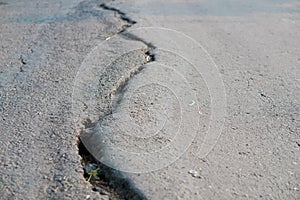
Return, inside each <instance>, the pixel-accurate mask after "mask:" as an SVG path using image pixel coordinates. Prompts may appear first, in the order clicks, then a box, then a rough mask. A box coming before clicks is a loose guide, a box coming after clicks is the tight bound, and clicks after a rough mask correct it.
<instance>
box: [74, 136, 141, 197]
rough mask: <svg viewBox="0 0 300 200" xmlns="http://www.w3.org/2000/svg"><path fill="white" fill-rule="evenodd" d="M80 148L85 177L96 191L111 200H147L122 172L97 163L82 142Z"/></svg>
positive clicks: (79, 144)
mask: <svg viewBox="0 0 300 200" xmlns="http://www.w3.org/2000/svg"><path fill="white" fill-rule="evenodd" d="M78 148H79V155H80V156H81V157H82V165H83V169H84V177H85V179H86V180H87V181H88V182H89V183H91V185H92V186H93V188H92V189H93V190H94V191H98V192H99V193H100V194H102V195H108V196H109V197H110V199H115V200H117V199H130V200H140V199H147V198H146V197H145V196H144V195H143V194H142V193H141V192H140V191H139V190H138V189H137V188H135V187H134V185H133V184H132V183H131V182H130V180H128V179H126V178H125V177H124V176H123V175H122V174H121V172H120V171H117V170H115V169H112V168H110V167H107V166H106V165H104V164H102V163H101V162H99V161H97V160H96V159H95V158H94V157H93V156H92V155H91V154H90V152H89V151H88V150H87V149H86V147H85V146H84V144H83V143H82V142H81V141H80V140H79V143H78Z"/></svg>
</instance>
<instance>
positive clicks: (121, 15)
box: [99, 3, 136, 25]
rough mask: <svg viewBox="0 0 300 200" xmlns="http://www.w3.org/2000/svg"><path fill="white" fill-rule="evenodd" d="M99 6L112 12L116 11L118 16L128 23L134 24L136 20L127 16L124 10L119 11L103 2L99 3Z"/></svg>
mask: <svg viewBox="0 0 300 200" xmlns="http://www.w3.org/2000/svg"><path fill="white" fill-rule="evenodd" d="M99 7H100V8H102V9H103V10H109V11H113V12H115V13H117V14H118V15H119V16H120V19H121V20H123V21H125V22H127V23H128V24H130V25H133V24H136V21H134V20H132V19H131V18H129V17H127V15H126V14H125V13H124V12H122V11H120V10H119V9H116V8H113V7H110V6H108V5H106V4H105V3H102V4H100V5H99Z"/></svg>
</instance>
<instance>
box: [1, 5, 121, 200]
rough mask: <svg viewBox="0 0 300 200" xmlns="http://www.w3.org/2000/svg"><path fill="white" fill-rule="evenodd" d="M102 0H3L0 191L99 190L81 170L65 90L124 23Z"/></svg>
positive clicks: (53, 193) (39, 195) (8, 195)
mask: <svg viewBox="0 0 300 200" xmlns="http://www.w3.org/2000/svg"><path fill="white" fill-rule="evenodd" d="M101 3H102V2H101V1H97V2H96V1H83V2H81V1H76V0H74V1H6V3H1V5H0V16H1V20H0V30H1V31H0V37H1V51H0V58H1V59H0V63H1V64H0V77H1V78H0V98H1V100H0V112H1V141H0V142H1V144H0V146H1V148H0V151H1V154H0V159H1V161H0V171H1V175H0V196H1V199H86V198H87V197H89V196H90V198H98V199H99V198H100V195H99V194H98V193H97V192H93V191H92V190H91V187H90V185H89V184H88V183H87V182H86V181H85V179H84V178H83V169H82V165H81V163H80V160H81V158H80V156H79V155H78V148H77V135H76V134H75V130H74V124H73V120H72V115H71V96H72V91H73V84H74V77H75V75H76V73H77V70H78V68H79V66H80V64H81V62H82V61H83V59H84V57H85V56H86V55H87V54H88V53H89V51H90V50H91V49H92V48H93V47H94V46H96V45H97V44H99V43H100V42H101V41H103V40H104V39H105V38H106V37H108V36H111V35H114V34H116V33H117V32H118V31H119V30H120V29H121V28H122V26H123V25H124V24H125V23H124V22H123V21H122V20H120V19H119V18H116V17H114V15H113V13H111V12H108V11H105V10H103V9H101V8H100V7H99V5H100V4H101ZM101 198H105V199H107V196H105V195H104V196H102V197H101Z"/></svg>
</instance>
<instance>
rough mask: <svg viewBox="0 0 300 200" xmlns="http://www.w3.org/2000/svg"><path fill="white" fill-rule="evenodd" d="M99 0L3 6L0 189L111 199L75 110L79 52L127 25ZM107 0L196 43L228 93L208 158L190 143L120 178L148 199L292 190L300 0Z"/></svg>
mask: <svg viewBox="0 0 300 200" xmlns="http://www.w3.org/2000/svg"><path fill="white" fill-rule="evenodd" d="M222 2H223V1H222ZM101 3H102V1H83V2H80V1H75V0H73V1H68V2H65V1H58V0H55V1H51V2H50V1H23V2H19V1H7V3H0V10H1V12H0V16H1V20H0V22H1V23H0V30H1V31H0V36H1V52H0V58H1V60H0V63H1V64H0V70H1V71H0V98H1V100H0V103H1V106H0V109H1V118H2V119H1V136H2V138H1V141H0V142H1V144H0V145H1V148H0V151H1V152H0V153H1V155H0V159H1V160H0V161H1V162H0V166H1V168H0V171H1V176H0V182H1V184H0V195H1V198H3V199H36V198H39V199H50V198H53V199H85V198H87V197H90V198H108V197H107V196H102V197H101V196H100V195H99V194H98V193H96V192H93V191H91V189H90V188H91V187H90V185H89V184H88V183H87V182H86V181H85V180H84V178H83V171H82V165H81V163H80V160H81V158H80V156H79V155H78V149H77V139H76V138H77V135H76V131H75V128H74V124H73V116H72V113H71V105H72V102H71V101H72V90H73V84H74V79H75V76H76V73H77V71H78V70H79V67H80V65H81V63H82V61H83V59H84V58H85V57H86V55H87V54H88V53H89V52H90V51H91V50H92V48H93V47H95V46H97V45H98V44H99V43H100V42H101V41H103V40H104V39H105V38H107V37H108V36H112V35H114V34H116V33H118V32H119V31H120V30H122V29H123V27H122V26H123V25H124V24H125V23H126V22H125V21H124V20H121V19H120V17H118V16H116V14H115V12H112V11H111V10H107V9H103V8H100V7H98V5H100V4H101ZM107 5H109V6H111V7H113V8H117V9H119V10H121V11H123V12H124V13H127V16H129V17H130V18H131V19H133V20H135V21H137V24H135V25H134V26H136V27H139V26H140V27H142V26H158V27H167V28H172V29H176V30H178V31H181V32H184V33H185V34H187V35H189V36H191V37H193V38H194V39H195V40H197V41H198V42H200V43H201V44H202V45H203V46H204V48H205V49H206V50H207V51H208V52H209V54H210V55H211V56H212V58H213V59H214V61H215V63H216V64H217V66H218V67H219V70H220V73H221V75H222V79H223V82H224V84H225V90H226V96H227V116H226V119H225V127H224V130H223V132H222V134H221V137H220V138H219V140H218V142H217V145H216V146H215V148H214V149H213V151H211V152H210V154H209V155H208V156H207V157H205V158H203V159H198V158H195V156H194V155H195V154H194V151H196V149H197V145H199V144H198V143H197V140H195V142H194V143H193V145H192V146H191V148H190V149H189V150H188V151H187V152H186V153H185V154H184V155H183V156H182V157H181V158H180V159H179V160H178V161H177V162H175V163H174V164H172V165H170V166H168V167H166V168H163V169H162V170H159V171H155V172H151V173H145V174H129V173H127V174H126V173H124V176H127V177H128V178H129V179H130V180H131V181H132V182H133V183H135V186H136V187H137V188H138V189H139V190H140V191H141V192H143V193H144V195H145V196H146V197H147V198H149V199H299V197H300V195H299V188H300V186H299V180H300V177H299V176H300V174H299V169H300V167H299V163H300V155H299V148H300V140H299V120H300V119H299V91H300V90H299V89H300V86H299V77H300V70H299V65H300V56H299V55H300V49H299V46H300V39H299V38H300V26H299V23H300V21H299V19H300V15H299V3H297V2H296V1H276V3H273V2H271V1H268V0H265V1H254V2H253V3H238V2H235V1H228V2H227V3H221V1H209V3H208V2H206V1H184V3H183V1H175V0H174V1H173V0H172V1H166V2H156V1H147V0H145V1H112V2H108V3H107ZM49 7H50V8H51V9H50V10H49V9H48V8H49ZM157 37H158V39H160V37H161V40H162V42H163V39H165V38H164V37H163V36H159V35H157ZM144 39H145V40H146V39H147V38H144ZM171 39H172V38H171ZM149 42H150V41H149ZM156 45H157V46H158V47H159V43H157V44H156ZM142 46H144V44H142V43H141V47H142ZM157 53H158V54H159V52H157ZM154 64H155V63H154ZM145 74H146V75H147V71H145ZM141 75H143V74H141ZM137 80H138V79H137ZM132 81H133V82H134V81H136V80H134V79H133V80H132ZM141 164H143V163H137V165H141ZM190 170H196V171H197V172H198V173H199V174H200V178H199V177H192V176H191V174H189V172H190Z"/></svg>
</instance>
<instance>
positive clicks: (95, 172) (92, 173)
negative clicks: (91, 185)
mask: <svg viewBox="0 0 300 200" xmlns="http://www.w3.org/2000/svg"><path fill="white" fill-rule="evenodd" d="M99 172H100V169H99V168H96V169H94V170H91V171H89V173H88V175H90V177H89V178H88V180H87V181H88V182H90V180H91V178H93V179H96V180H97V179H98V180H99V179H100V178H99V176H98V174H99Z"/></svg>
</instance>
